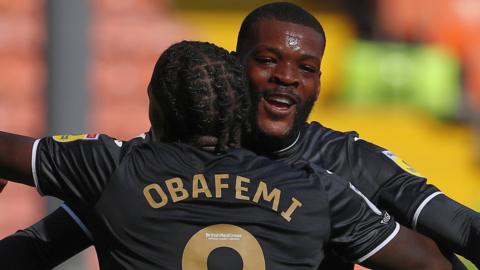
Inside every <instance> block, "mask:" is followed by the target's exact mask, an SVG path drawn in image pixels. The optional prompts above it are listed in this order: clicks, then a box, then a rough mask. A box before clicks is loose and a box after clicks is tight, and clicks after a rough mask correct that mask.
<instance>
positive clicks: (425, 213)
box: [357, 141, 480, 266]
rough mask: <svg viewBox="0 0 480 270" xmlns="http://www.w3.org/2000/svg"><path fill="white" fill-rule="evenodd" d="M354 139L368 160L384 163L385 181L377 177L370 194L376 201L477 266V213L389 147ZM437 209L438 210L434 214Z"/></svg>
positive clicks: (479, 220) (479, 263) (479, 221)
mask: <svg viewBox="0 0 480 270" xmlns="http://www.w3.org/2000/svg"><path fill="white" fill-rule="evenodd" d="M357 143H358V144H359V147H361V148H364V149H365V150H364V152H365V154H364V155H371V156H372V157H371V158H370V160H372V161H374V162H375V163H376V164H377V166H378V164H382V163H383V164H384V165H383V166H381V167H382V170H383V172H382V173H381V174H379V175H383V178H384V179H386V181H385V182H383V183H381V181H379V183H381V185H380V186H379V188H378V190H377V193H376V194H375V196H374V197H375V198H377V200H378V205H379V206H380V207H382V208H385V209H388V210H389V211H391V212H392V214H393V215H394V216H395V217H398V218H399V219H401V221H402V224H404V225H406V226H408V227H409V228H412V229H414V230H417V231H419V232H421V233H423V234H425V235H427V236H428V237H431V238H432V239H433V240H435V241H436V242H437V243H438V244H440V245H441V246H442V247H443V248H444V249H446V250H450V251H453V252H455V253H457V254H460V255H462V256H464V257H465V258H467V259H469V260H470V261H472V262H473V263H475V264H476V265H477V266H480V252H478V250H480V214H478V213H477V212H475V211H473V210H472V209H470V208H468V207H466V206H464V205H462V204H459V203H457V202H455V201H454V200H452V199H451V198H449V197H448V196H446V195H445V194H443V193H442V192H441V191H440V190H438V189H437V188H436V187H434V186H432V185H430V184H428V183H427V181H426V179H425V178H424V177H423V176H421V175H419V174H418V172H416V171H415V170H414V169H413V168H412V167H410V166H409V165H408V164H407V163H405V162H404V161H402V160H401V159H400V158H398V157H396V156H395V155H394V154H393V153H391V152H390V151H387V150H382V148H379V147H377V146H375V145H372V144H370V143H368V142H364V141H359V142H357ZM377 155H378V157H377ZM377 158H378V159H380V160H378V159H377ZM381 159H383V160H381ZM375 160H377V161H375ZM439 212H441V213H442V214H441V215H438V213H439ZM452 258H453V259H455V257H452Z"/></svg>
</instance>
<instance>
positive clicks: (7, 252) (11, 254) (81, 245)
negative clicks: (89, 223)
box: [0, 205, 92, 270]
mask: <svg viewBox="0 0 480 270" xmlns="http://www.w3.org/2000/svg"><path fill="white" fill-rule="evenodd" d="M67 209H69V210H70V211H71V209H70V208H68V206H66V205H62V207H60V208H58V209H57V210H55V211H54V212H52V213H51V214H50V215H48V216H47V217H45V218H44V219H42V220H40V221H39V222H37V223H36V224H34V225H32V226H30V227H28V228H26V229H24V230H20V231H18V232H16V233H14V234H12V235H10V236H8V237H6V238H4V239H2V240H1V241H0V254H1V256H0V257H1V258H2V259H1V260H0V269H24V270H30V269H31V270H42V269H45V270H47V269H52V268H54V267H55V266H57V265H59V264H60V263H62V262H64V261H65V260H67V259H68V258H70V257H72V256H74V255H75V254H77V253H79V252H81V251H82V250H84V249H85V248H87V247H89V246H90V245H91V243H92V242H91V239H90V237H89V236H88V234H86V233H85V232H84V231H83V229H82V228H81V226H79V224H77V221H76V220H75V219H74V218H73V217H72V216H71V213H70V212H69V211H68V210H67Z"/></svg>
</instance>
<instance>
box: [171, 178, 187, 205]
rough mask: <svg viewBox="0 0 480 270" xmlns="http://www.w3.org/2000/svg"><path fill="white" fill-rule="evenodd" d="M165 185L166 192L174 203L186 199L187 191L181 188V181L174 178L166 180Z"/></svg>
mask: <svg viewBox="0 0 480 270" xmlns="http://www.w3.org/2000/svg"><path fill="white" fill-rule="evenodd" d="M165 184H166V185H167V188H168V192H170V196H171V197H172V201H173V202H174V203H175V202H178V201H181V200H185V199H186V198H188V191H187V190H186V189H185V188H183V182H182V179H180V178H178V177H174V178H171V179H168V180H166V181H165ZM179 193H180V194H179Z"/></svg>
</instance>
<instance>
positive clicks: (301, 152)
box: [269, 122, 441, 228]
mask: <svg viewBox="0 0 480 270" xmlns="http://www.w3.org/2000/svg"><path fill="white" fill-rule="evenodd" d="M269 156H270V157H271V158H274V159H277V160H280V161H283V162H286V163H288V164H294V163H296V162H297V161H298V160H308V161H309V162H311V163H314V164H316V165H318V166H321V167H323V168H325V169H327V170H329V171H332V172H333V173H335V174H336V175H338V176H340V177H341V178H343V179H345V180H347V181H349V182H351V183H352V184H353V185H354V186H355V187H356V188H358V190H360V191H361V192H362V194H364V195H365V196H366V197H367V198H368V199H369V200H370V201H372V202H373V203H374V204H375V205H377V206H378V207H379V208H380V209H385V210H387V211H388V212H389V213H390V214H392V215H393V216H394V217H395V218H396V219H397V221H399V222H400V223H401V224H403V225H405V226H407V227H410V228H415V227H416V225H417V220H418V217H419V215H420V213H421V211H422V209H423V207H424V206H425V205H426V204H427V203H428V202H429V201H430V200H431V199H432V198H434V197H435V196H437V195H440V194H441V192H440V191H439V190H438V189H437V188H436V187H435V186H433V185H430V184H428V183H427V180H426V178H425V177H423V176H422V175H421V174H419V173H418V172H417V171H416V170H415V169H414V168H412V167H411V166H410V165H409V164H408V163H406V162H405V161H403V160H402V159H400V158H399V157H398V156H396V155H395V154H394V153H392V152H391V151H388V150H387V149H384V148H382V147H380V146H377V145H375V144H372V143H370V142H368V141H365V140H363V139H361V138H360V136H359V135H358V134H357V133H356V132H354V131H351V132H341V131H336V130H333V129H330V128H327V127H324V126H322V125H321V124H319V123H317V122H312V123H310V124H309V123H306V124H305V126H304V128H303V130H302V132H301V133H300V135H299V138H298V139H297V140H296V142H295V143H294V144H293V145H292V146H290V147H288V148H286V149H284V150H280V151H277V152H274V153H270V154H269Z"/></svg>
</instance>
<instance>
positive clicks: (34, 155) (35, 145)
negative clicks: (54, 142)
mask: <svg viewBox="0 0 480 270" xmlns="http://www.w3.org/2000/svg"><path fill="white" fill-rule="evenodd" d="M39 142H40V139H36V140H35V142H34V143H33V147H32V175H33V182H34V183H35V187H36V188H37V191H38V193H39V194H40V195H41V196H44V194H43V192H42V190H41V189H40V186H39V184H38V176H37V165H36V160H37V148H38V143H39Z"/></svg>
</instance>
